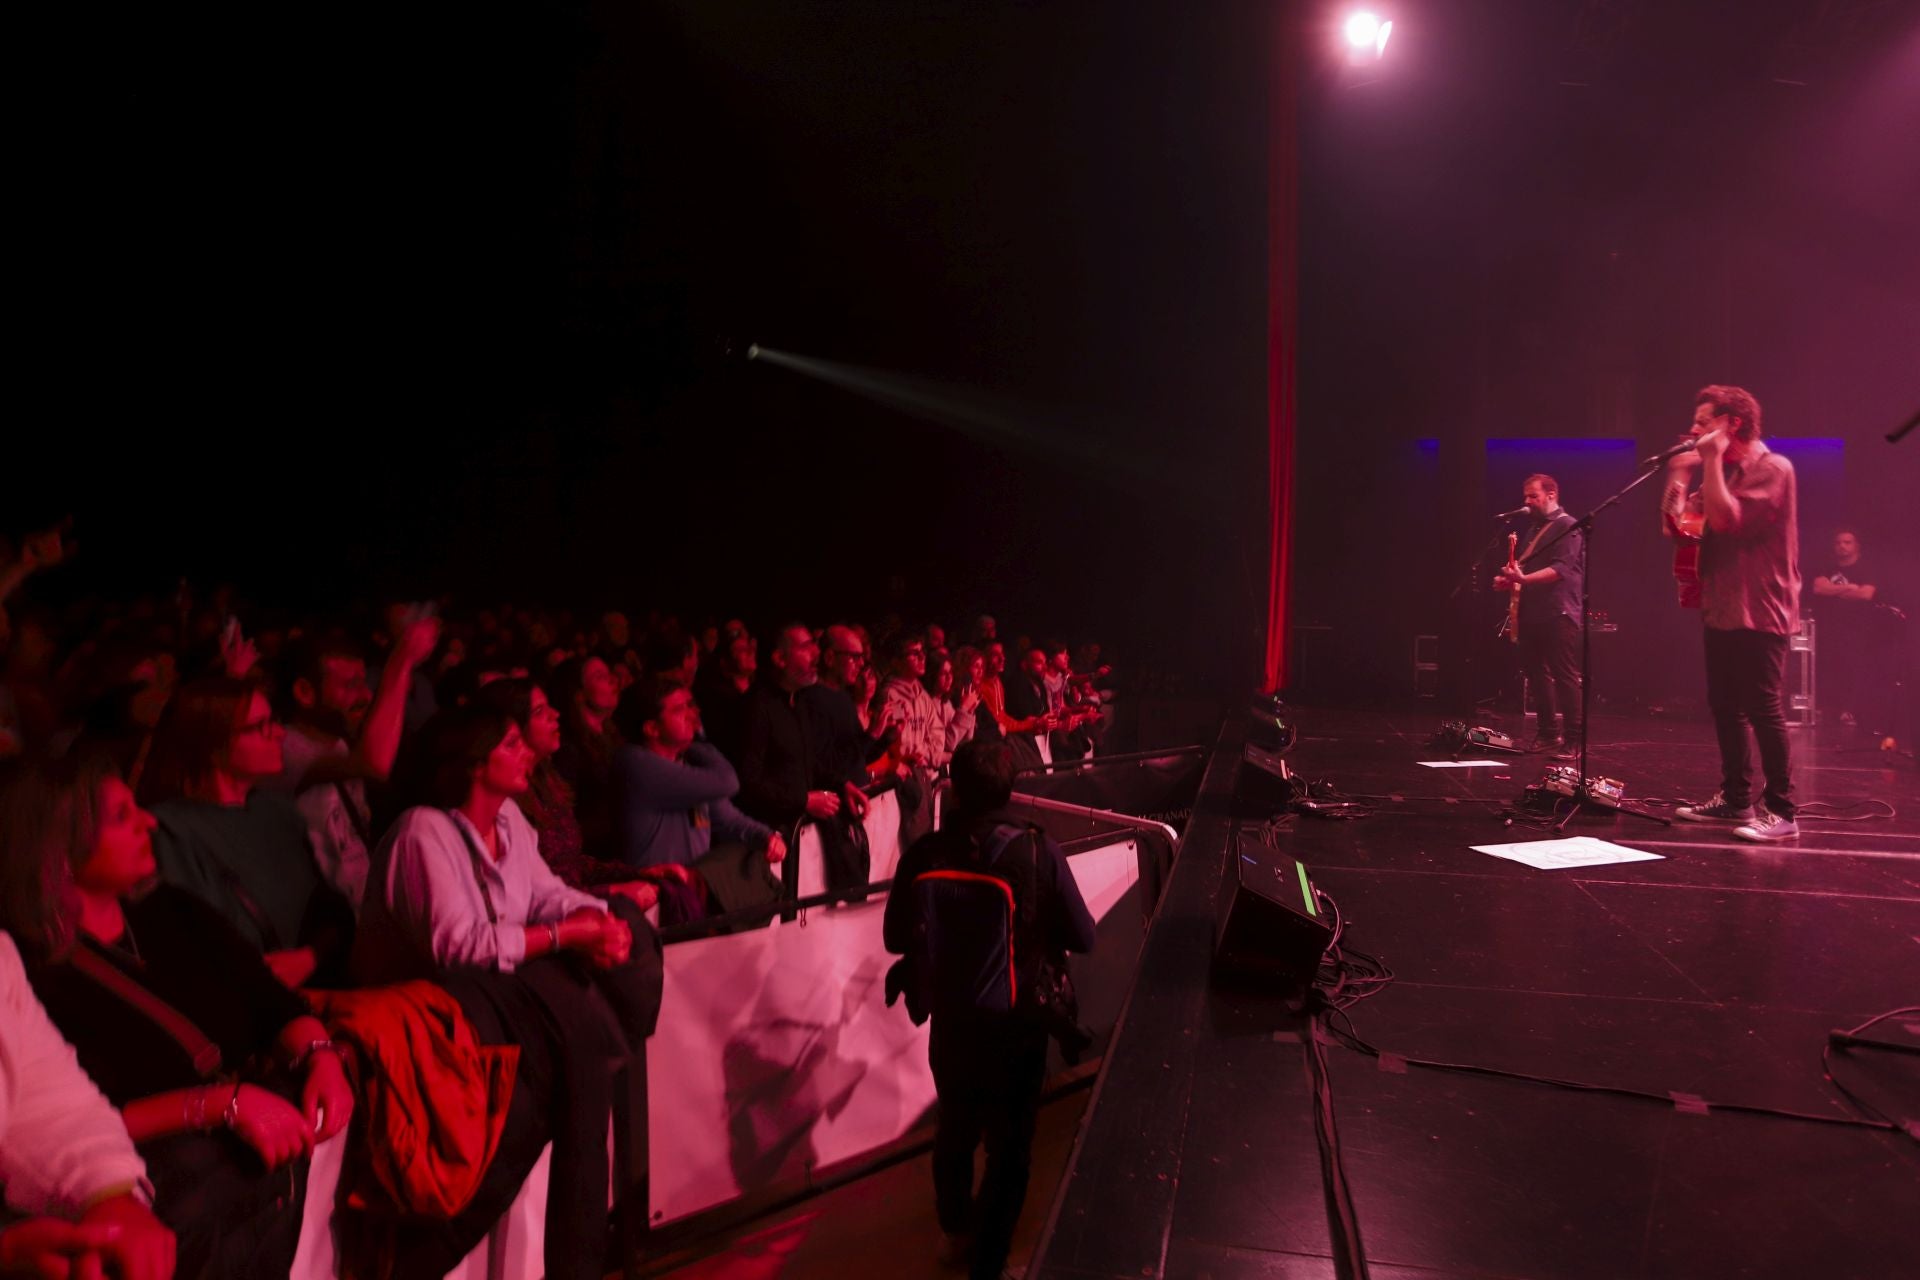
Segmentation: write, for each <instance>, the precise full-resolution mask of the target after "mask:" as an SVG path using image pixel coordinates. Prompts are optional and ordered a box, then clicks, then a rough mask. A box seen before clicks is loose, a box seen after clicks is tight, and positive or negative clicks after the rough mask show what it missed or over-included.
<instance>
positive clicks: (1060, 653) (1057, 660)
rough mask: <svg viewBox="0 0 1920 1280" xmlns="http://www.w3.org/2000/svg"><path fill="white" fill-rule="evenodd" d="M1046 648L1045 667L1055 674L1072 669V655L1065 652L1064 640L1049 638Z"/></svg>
mask: <svg viewBox="0 0 1920 1280" xmlns="http://www.w3.org/2000/svg"><path fill="white" fill-rule="evenodd" d="M1046 649H1047V667H1048V668H1049V669H1050V670H1051V671H1053V672H1054V674H1056V675H1063V676H1064V675H1066V674H1068V673H1069V672H1071V671H1072V670H1073V655H1072V654H1070V653H1068V652H1067V642H1066V641H1065V640H1049V641H1048V642H1047V645H1046Z"/></svg>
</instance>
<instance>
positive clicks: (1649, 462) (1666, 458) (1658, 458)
mask: <svg viewBox="0 0 1920 1280" xmlns="http://www.w3.org/2000/svg"><path fill="white" fill-rule="evenodd" d="M1723 434H1724V432H1723V431H1720V430H1715V431H1708V432H1704V433H1702V434H1700V435H1697V436H1693V435H1690V436H1688V437H1687V438H1686V439H1684V440H1682V441H1680V442H1679V443H1678V444H1675V445H1673V446H1671V447H1669V448H1667V449H1666V450H1664V451H1662V452H1660V453H1656V454H1654V455H1653V456H1652V457H1651V458H1643V459H1642V460H1641V462H1640V465H1641V466H1643V467H1657V466H1659V465H1660V464H1661V463H1663V462H1671V461H1672V460H1673V459H1675V458H1677V457H1679V456H1680V455H1681V454H1683V453H1692V452H1693V451H1694V450H1696V449H1698V448H1699V447H1700V442H1701V441H1702V440H1717V439H1719V438H1720V437H1721V435H1723Z"/></svg>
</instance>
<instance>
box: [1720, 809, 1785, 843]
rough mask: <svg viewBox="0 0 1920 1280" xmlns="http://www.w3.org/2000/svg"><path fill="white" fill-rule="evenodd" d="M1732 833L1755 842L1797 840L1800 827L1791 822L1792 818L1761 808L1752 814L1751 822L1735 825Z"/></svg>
mask: <svg viewBox="0 0 1920 1280" xmlns="http://www.w3.org/2000/svg"><path fill="white" fill-rule="evenodd" d="M1733 834H1734V835H1736V836H1738V837H1739V838H1740V839H1742V840H1751V841H1753V842H1754V843H1755V844H1772V843H1773V842H1774V841H1776V840H1798V839H1799V838H1800V828H1799V827H1797V826H1795V825H1794V824H1793V819H1792V818H1783V817H1781V816H1780V815H1779V814H1777V813H1768V812H1767V811H1766V810H1765V809H1762V810H1760V811H1759V812H1758V813H1756V814H1755V815H1754V817H1753V821H1752V822H1749V823H1747V824H1746V825H1745V826H1743V827H1735V828H1734V829H1733Z"/></svg>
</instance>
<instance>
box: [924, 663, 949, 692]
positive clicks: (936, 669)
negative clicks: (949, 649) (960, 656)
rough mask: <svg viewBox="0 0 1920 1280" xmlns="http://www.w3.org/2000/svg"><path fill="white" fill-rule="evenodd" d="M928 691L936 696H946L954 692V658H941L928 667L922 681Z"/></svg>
mask: <svg viewBox="0 0 1920 1280" xmlns="http://www.w3.org/2000/svg"><path fill="white" fill-rule="evenodd" d="M921 683H922V684H924V685H926V687H927V692H928V693H930V694H932V695H933V696H934V697H936V698H944V697H946V696H947V695H948V694H950V693H952V692H953V659H952V658H941V659H940V660H939V661H937V662H935V663H933V664H932V665H930V666H929V667H928V668H927V674H926V677H925V678H924V679H923V680H922V681H921Z"/></svg>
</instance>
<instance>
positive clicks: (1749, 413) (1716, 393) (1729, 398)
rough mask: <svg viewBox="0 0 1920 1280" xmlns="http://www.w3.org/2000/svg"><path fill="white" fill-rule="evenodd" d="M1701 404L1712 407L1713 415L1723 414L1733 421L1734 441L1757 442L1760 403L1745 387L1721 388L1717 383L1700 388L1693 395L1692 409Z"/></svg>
mask: <svg viewBox="0 0 1920 1280" xmlns="http://www.w3.org/2000/svg"><path fill="white" fill-rule="evenodd" d="M1703 404H1710V405H1712V406H1713V410H1714V412H1715V413H1724V414H1726V415H1727V416H1728V417H1729V418H1732V419H1733V420H1734V422H1735V424H1736V425H1735V426H1734V429H1733V437H1734V439H1736V440H1757V439H1758V438H1759V437H1760V402H1759V401H1758V400H1755V399H1754V398H1753V392H1751V391H1749V390H1747V389H1746V388H1745V387H1723V386H1720V385H1719V384H1717V383H1716V384H1715V385H1713V386H1710V387H1702V388H1700V390H1699V391H1697V392H1695V393H1694V396H1693V407H1694V408H1696V409H1697V408H1699V407H1700V406H1701V405H1703Z"/></svg>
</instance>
